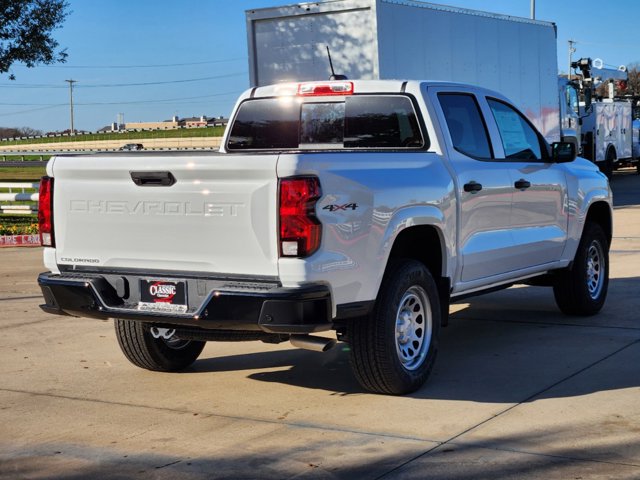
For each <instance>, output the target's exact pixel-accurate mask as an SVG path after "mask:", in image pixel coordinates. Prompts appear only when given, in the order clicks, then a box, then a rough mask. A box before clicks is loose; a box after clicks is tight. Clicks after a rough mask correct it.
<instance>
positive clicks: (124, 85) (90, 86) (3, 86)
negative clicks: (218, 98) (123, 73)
mask: <svg viewBox="0 0 640 480" xmlns="http://www.w3.org/2000/svg"><path fill="white" fill-rule="evenodd" d="M242 75H247V72H246V71H245V72H236V73H227V74H224V75H214V76H211V77H201V78H187V79H183V80H166V81H162V82H140V83H104V84H93V85H92V84H88V85H85V84H82V85H81V86H78V87H77V88H112V87H139V86H150V85H169V84H176V83H191V82H203V81H206V80H218V79H221V78H230V77H239V76H242ZM0 88H67V87H65V86H63V85H54V84H27V83H15V84H4V85H2V84H0Z"/></svg>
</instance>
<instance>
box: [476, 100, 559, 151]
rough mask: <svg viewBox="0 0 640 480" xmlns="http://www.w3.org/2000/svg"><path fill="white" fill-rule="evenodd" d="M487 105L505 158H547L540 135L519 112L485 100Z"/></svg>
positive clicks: (498, 102)
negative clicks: (494, 122) (496, 128)
mask: <svg viewBox="0 0 640 480" xmlns="http://www.w3.org/2000/svg"><path fill="white" fill-rule="evenodd" d="M487 103H488V104H489V107H490V108H491V112H492V113H493V117H494V118H495V120H496V124H497V125H498V130H499V132H500V138H501V140H502V146H503V147H504V154H505V157H506V158H508V159H510V160H528V161H530V160H541V159H546V158H547V155H546V153H547V152H546V149H544V148H543V146H542V142H541V139H540V135H538V133H537V132H536V130H535V129H534V128H533V127H532V126H531V124H530V123H529V122H528V121H527V120H526V119H525V118H524V117H523V116H522V115H521V114H520V112H518V111H517V110H515V109H513V108H512V107H511V106H509V105H507V104H506V103H503V102H501V101H498V100H494V99H491V98H487Z"/></svg>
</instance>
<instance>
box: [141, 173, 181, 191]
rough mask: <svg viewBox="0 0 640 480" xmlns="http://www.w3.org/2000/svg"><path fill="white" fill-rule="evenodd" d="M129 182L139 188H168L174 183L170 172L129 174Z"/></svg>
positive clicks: (174, 179) (174, 180)
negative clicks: (131, 181)
mask: <svg viewBox="0 0 640 480" xmlns="http://www.w3.org/2000/svg"><path fill="white" fill-rule="evenodd" d="M130 173H131V180H133V183H135V184H136V185H138V186H139V187H170V186H171V185H173V184H174V183H176V177H174V176H173V174H172V173H171V172H130Z"/></svg>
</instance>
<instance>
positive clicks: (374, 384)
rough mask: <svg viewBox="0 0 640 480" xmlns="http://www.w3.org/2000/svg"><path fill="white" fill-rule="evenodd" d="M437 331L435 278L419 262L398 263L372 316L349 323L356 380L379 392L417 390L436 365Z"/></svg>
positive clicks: (385, 281)
mask: <svg viewBox="0 0 640 480" xmlns="http://www.w3.org/2000/svg"><path fill="white" fill-rule="evenodd" d="M439 331H440V303H439V296H438V290H437V288H436V284H435V281H434V280H433V277H432V276H431V274H430V273H429V271H428V270H427V269H426V268H425V266H424V265H423V264H421V263H420V262H417V261H414V260H396V261H394V262H393V263H392V264H391V265H390V266H389V267H388V269H387V272H386V274H385V277H384V278H383V280H382V285H381V286H380V293H379V294H378V299H377V300H376V305H375V308H374V312H373V314H372V315H371V317H370V318H363V319H358V320H353V321H351V322H350V324H349V332H348V337H349V341H350V343H351V366H352V368H353V371H354V374H355V376H356V378H357V379H358V381H359V382H360V384H361V385H362V386H363V387H364V388H366V389H367V390H369V391H372V392H375V393H387V394H393V395H401V394H404V393H410V392H413V391H415V390H417V389H418V388H420V387H421V386H422V385H423V384H424V382H425V381H426V380H427V377H428V376H429V374H430V373H431V369H432V368H433V364H434V362H435V358H436V355H437V352H438V334H439Z"/></svg>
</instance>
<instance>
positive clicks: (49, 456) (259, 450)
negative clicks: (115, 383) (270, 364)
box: [0, 425, 640, 480]
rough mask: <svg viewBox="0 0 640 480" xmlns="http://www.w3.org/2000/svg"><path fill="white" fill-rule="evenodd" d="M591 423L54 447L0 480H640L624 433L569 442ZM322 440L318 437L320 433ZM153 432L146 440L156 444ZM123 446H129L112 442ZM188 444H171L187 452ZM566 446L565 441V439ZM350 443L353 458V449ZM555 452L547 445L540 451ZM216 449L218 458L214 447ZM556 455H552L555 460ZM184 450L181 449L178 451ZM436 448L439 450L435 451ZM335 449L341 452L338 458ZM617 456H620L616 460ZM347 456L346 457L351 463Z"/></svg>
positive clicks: (18, 457) (21, 461)
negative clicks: (462, 437) (458, 438)
mask: <svg viewBox="0 0 640 480" xmlns="http://www.w3.org/2000/svg"><path fill="white" fill-rule="evenodd" d="M588 427H589V426H587V425H573V426H572V428H571V430H569V429H565V428H547V429H545V430H544V431H537V432H536V431H526V432H516V433H512V434H502V435H500V436H496V437H490V438H487V439H486V440H484V441H481V442H469V441H466V442H461V443H455V442H453V443H449V444H447V445H445V446H441V447H439V448H436V449H435V450H431V448H432V444H431V443H427V444H425V442H421V441H417V440H416V441H409V440H398V441H393V440H391V439H389V438H386V439H385V441H384V442H382V447H381V445H380V440H379V438H377V437H373V438H372V437H371V436H370V435H369V436H359V435H357V434H353V435H351V436H349V437H347V440H345V439H344V438H340V437H339V438H335V439H328V438H325V437H320V439H318V437H317V432H314V431H309V432H302V433H299V435H301V436H304V441H301V442H298V443H297V444H296V445H292V444H290V443H287V445H286V447H283V446H281V445H278V444H277V443H271V442H262V445H255V446H254V447H253V448H252V449H251V450H250V451H246V450H245V449H239V448H237V446H236V447H235V448H228V447H227V448H211V447H208V448H203V451H202V452H200V454H197V453H196V454H193V453H191V454H189V455H188V454H182V455H180V453H171V450H172V449H167V451H164V452H149V451H148V449H149V446H148V445H146V446H144V447H141V446H140V445H139V444H138V445H136V446H135V447H134V448H132V446H129V447H128V448H126V449H124V448H122V447H121V446H118V445H113V444H117V443H118V442H117V441H115V440H114V441H113V442H112V445H100V444H98V445H91V444H86V443H83V442H79V441H78V442H73V441H60V440H56V441H52V442H47V443H41V444H35V445H34V444H31V445H29V446H22V447H17V448H15V449H14V450H13V452H12V455H11V456H7V457H6V458H4V459H2V460H0V466H1V467H2V468H1V469H0V480H5V479H6V480H9V479H17V478H55V479H58V480H81V479H82V480H84V479H105V480H106V479H110V480H111V479H122V480H124V479H129V478H136V479H160V478H162V479H170V478H189V479H192V480H196V479H205V478H206V479H214V478H216V479H217V478H246V479H252V478H260V479H283V478H298V477H301V476H304V477H312V478H332V479H343V478H344V479H349V480H354V479H371V478H381V477H384V478H389V479H394V478H396V479H399V478H402V479H421V480H422V479H456V480H475V479H478V478H491V479H514V478H519V479H523V478H527V479H540V478H586V477H584V475H585V473H587V474H588V475H589V478H592V477H591V475H594V476H597V477H598V478H600V476H601V475H602V476H603V478H605V477H606V478H614V477H615V478H637V477H636V476H635V473H637V468H638V467H637V465H636V464H635V463H634V460H633V456H634V454H636V455H637V452H638V450H639V449H640V441H638V440H631V441H624V442H623V441H621V440H620V437H619V436H618V437H616V436H614V433H615V432H613V431H612V432H609V434H608V435H600V436H599V437H597V439H596V440H595V441H593V440H592V441H591V442H590V443H589V444H587V445H584V444H581V443H580V442H577V444H576V443H569V444H567V442H566V439H567V438H573V436H574V435H575V433H576V430H575V429H576V428H577V429H579V430H580V429H585V428H588ZM314 434H315V435H316V437H315V438H313V437H312V436H313V435H314ZM152 436H153V431H152V432H151V433H145V436H144V437H143V439H149V438H152ZM109 438H116V439H117V440H125V438H120V437H116V436H109ZM198 438H199V439H200V440H201V441H202V442H203V443H204V444H205V445H206V444H209V443H212V444H213V445H216V432H215V431H212V432H209V434H208V435H202V434H201V435H200V436H199V437H198ZM180 440H181V439H180V437H178V438H174V439H171V442H170V445H180ZM563 440H564V441H563ZM345 442H348V443H347V444H348V446H349V448H348V452H344V449H345ZM541 445H542V446H546V449H545V448H541V447H540V446H541ZM212 449H213V450H214V451H211V450H212ZM549 449H551V451H552V454H548V451H549ZM178 450H180V448H178ZM427 450H430V451H428V452H427ZM336 452H340V453H339V454H336ZM613 452H615V453H613ZM345 457H346V458H345Z"/></svg>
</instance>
